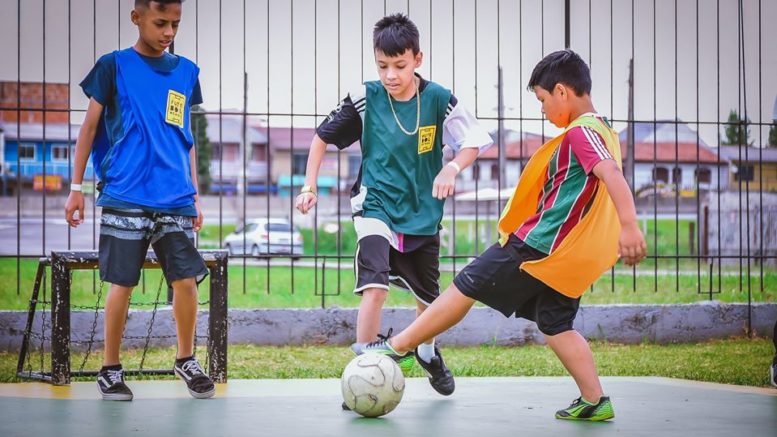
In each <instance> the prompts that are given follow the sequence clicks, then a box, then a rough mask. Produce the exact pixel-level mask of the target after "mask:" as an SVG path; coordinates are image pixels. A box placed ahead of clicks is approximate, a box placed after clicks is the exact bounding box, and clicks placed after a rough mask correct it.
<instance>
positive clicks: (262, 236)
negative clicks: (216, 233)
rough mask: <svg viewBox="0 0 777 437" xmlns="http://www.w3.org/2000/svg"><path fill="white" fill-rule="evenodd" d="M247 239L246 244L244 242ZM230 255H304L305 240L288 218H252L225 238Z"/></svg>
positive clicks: (225, 244) (225, 245)
mask: <svg viewBox="0 0 777 437" xmlns="http://www.w3.org/2000/svg"><path fill="white" fill-rule="evenodd" d="M244 241H245V245H244V244H243V242H244ZM224 247H225V248H226V249H227V250H228V251H229V254H230V255H249V254H250V255H253V256H257V255H268V254H270V255H278V254H289V255H302V254H303V240H302V234H301V233H300V232H299V228H297V227H296V226H295V227H293V228H292V226H291V223H289V221H288V220H286V219H275V218H271V219H269V220H268V219H266V218H260V219H252V220H247V221H246V224H245V226H238V228H237V229H235V232H233V233H231V234H229V235H227V236H226V237H225V238H224Z"/></svg>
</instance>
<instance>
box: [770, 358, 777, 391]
mask: <svg viewBox="0 0 777 437" xmlns="http://www.w3.org/2000/svg"><path fill="white" fill-rule="evenodd" d="M769 377H770V378H769V382H771V383H772V385H773V386H775V387H777V356H775V357H774V360H773V361H772V367H770V368H769Z"/></svg>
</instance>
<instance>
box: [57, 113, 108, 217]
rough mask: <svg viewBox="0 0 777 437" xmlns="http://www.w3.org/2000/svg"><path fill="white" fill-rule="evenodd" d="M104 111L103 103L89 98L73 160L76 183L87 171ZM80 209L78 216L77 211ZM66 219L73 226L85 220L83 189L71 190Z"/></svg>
mask: <svg viewBox="0 0 777 437" xmlns="http://www.w3.org/2000/svg"><path fill="white" fill-rule="evenodd" d="M102 112H103V105H101V104H100V102H98V101H97V100H95V99H89V106H88V107H87V108H86V117H85V118H84V124H82V125H81V130H80V131H79V132H78V139H77V140H76V153H75V155H76V156H75V160H74V162H73V180H72V182H73V183H74V184H80V183H81V182H83V180H84V172H85V171H86V162H87V161H88V160H89V154H90V153H91V151H92V143H93V142H94V136H95V134H96V133H97V125H98V124H99V123H100V115H101V114H102ZM76 211H78V217H75V216H74V214H75V212H76ZM65 220H66V221H67V222H68V224H69V225H70V226H72V227H76V226H78V225H80V224H81V223H83V222H84V193H82V192H81V191H70V194H69V195H68V196H67V201H66V202H65Z"/></svg>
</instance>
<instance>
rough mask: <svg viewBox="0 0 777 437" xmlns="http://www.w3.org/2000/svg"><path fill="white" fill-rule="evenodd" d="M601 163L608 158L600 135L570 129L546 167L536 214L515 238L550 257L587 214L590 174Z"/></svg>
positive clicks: (592, 190)
mask: <svg viewBox="0 0 777 437" xmlns="http://www.w3.org/2000/svg"><path fill="white" fill-rule="evenodd" d="M597 118H599V117H598V116H597ZM599 120H600V121H601V122H602V123H604V124H605V125H606V124H607V122H606V121H605V120H604V119H601V118H599ZM605 159H612V156H611V155H610V152H609V151H608V150H607V147H606V146H605V143H604V140H603V139H602V137H601V135H599V134H598V133H597V132H596V131H594V130H593V129H591V128H589V127H586V126H576V127H574V128H572V129H570V130H569V131H568V132H567V133H566V135H565V136H564V139H563V140H562V142H561V144H560V145H559V147H558V148H557V149H556V151H555V152H554V154H553V157H552V158H551V160H550V163H549V164H548V168H547V170H546V172H545V181H544V184H543V187H542V192H541V193H540V202H539V205H538V207H537V212H536V214H534V215H533V216H531V217H529V219H527V220H526V221H525V222H524V223H523V224H522V225H521V226H520V227H519V228H518V230H517V231H516V232H515V234H516V236H518V238H520V239H521V240H523V241H525V242H526V243H527V244H528V245H529V246H531V247H533V248H535V249H537V250H539V251H541V252H544V253H547V254H550V253H552V252H553V251H554V250H555V249H556V248H557V247H558V246H559V245H560V244H561V242H562V241H563V240H564V238H565V237H566V236H567V235H569V233H570V232H571V231H572V228H574V227H575V225H576V224H577V223H579V222H580V220H582V218H583V216H584V215H585V214H586V212H587V211H588V207H589V204H590V202H591V199H593V197H594V194H595V193H596V185H597V182H598V179H597V177H596V176H595V175H594V174H593V173H592V171H593V168H594V167H595V166H596V164H598V163H599V162H601V161H604V160H605Z"/></svg>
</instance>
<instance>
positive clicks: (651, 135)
mask: <svg viewBox="0 0 777 437" xmlns="http://www.w3.org/2000/svg"><path fill="white" fill-rule="evenodd" d="M618 138H619V139H620V143H621V154H622V155H623V158H624V159H625V158H626V156H627V154H628V150H627V141H628V129H623V130H622V131H621V132H620V133H619V134H618ZM634 143H635V144H634V162H654V161H655V162H685V163H696V162H700V163H707V164H711V163H717V162H718V160H719V159H718V154H717V152H716V151H715V148H713V147H709V146H708V145H707V144H706V143H705V142H704V140H702V139H701V138H700V137H699V134H698V133H697V132H696V131H694V130H693V129H691V128H690V126H688V125H687V124H686V123H683V122H681V121H678V122H675V121H671V120H659V121H656V122H655V123H654V122H636V123H634ZM720 160H722V161H724V159H723V158H722V157H721V158H720Z"/></svg>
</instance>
